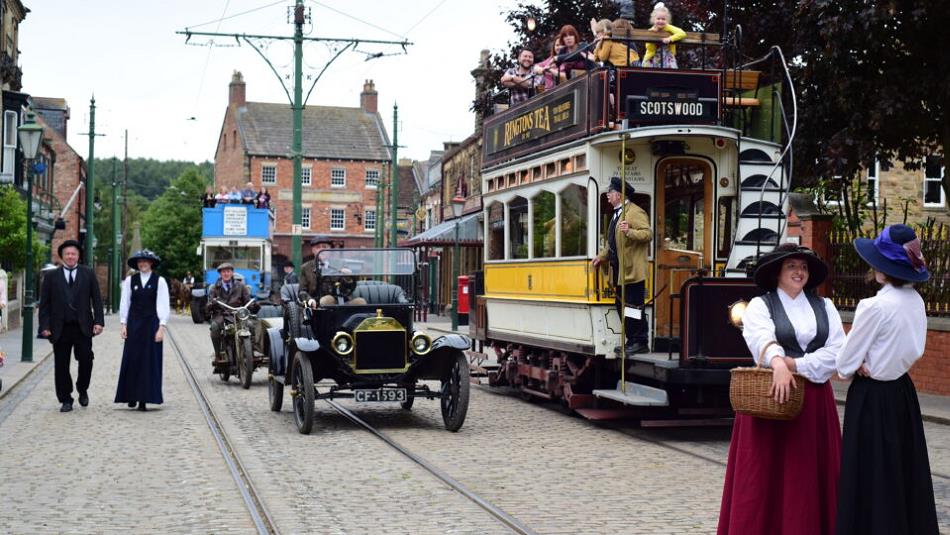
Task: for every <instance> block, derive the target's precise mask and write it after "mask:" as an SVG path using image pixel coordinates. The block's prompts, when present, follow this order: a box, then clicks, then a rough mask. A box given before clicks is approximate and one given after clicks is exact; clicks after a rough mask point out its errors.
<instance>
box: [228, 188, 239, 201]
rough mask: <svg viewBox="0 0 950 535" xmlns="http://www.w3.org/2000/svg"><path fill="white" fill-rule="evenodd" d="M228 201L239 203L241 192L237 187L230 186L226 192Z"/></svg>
mask: <svg viewBox="0 0 950 535" xmlns="http://www.w3.org/2000/svg"><path fill="white" fill-rule="evenodd" d="M228 202H230V203H234V204H241V192H240V191H238V189H237V188H235V187H232V188H231V191H230V192H228Z"/></svg>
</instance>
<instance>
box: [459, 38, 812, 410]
mask: <svg viewBox="0 0 950 535" xmlns="http://www.w3.org/2000/svg"><path fill="white" fill-rule="evenodd" d="M640 33H642V32H640ZM654 35H655V34H654ZM644 37H647V38H649V36H644ZM718 39H719V36H718V35H716V34H687V39H686V40H684V43H687V44H688V43H694V44H696V45H699V46H716V45H718ZM704 56H705V54H704ZM772 56H773V59H774V60H775V61H776V63H781V65H779V66H778V68H776V69H773V72H776V73H779V74H777V75H774V76H773V78H772V79H770V78H769V77H768V76H766V75H765V74H764V72H763V71H759V70H752V69H751V68H748V67H747V68H730V69H723V68H721V67H720V68H706V67H705V66H703V67H701V68H697V69H679V70H667V69H657V68H653V69H645V68H637V67H621V68H617V69H616V72H615V80H616V83H612V82H610V81H609V78H610V76H609V73H608V71H607V70H606V69H598V70H592V71H586V72H584V71H581V72H575V76H574V77H573V78H572V79H571V80H569V81H567V82H566V83H563V84H561V85H558V86H557V87H555V88H553V89H550V90H548V91H546V92H543V93H541V94H539V95H536V96H534V97H533V98H531V99H530V100H528V101H527V102H524V103H521V104H519V105H517V106H515V107H512V108H510V109H507V110H504V111H502V112H499V113H495V114H494V115H492V116H491V117H489V118H487V119H486V120H485V123H484V134H483V135H484V138H483V148H482V150H483V168H482V194H483V204H484V237H485V242H484V243H485V246H484V255H485V257H484V271H483V273H482V277H483V279H482V281H480V282H479V283H476V293H477V295H476V298H475V309H474V311H473V312H474V313H473V314H472V316H471V322H472V323H471V330H472V333H473V334H474V335H475V339H476V340H477V341H478V342H480V343H479V344H478V346H479V347H483V348H486V347H487V348H490V349H489V350H488V351H493V352H494V354H495V356H496V357H497V367H495V368H492V369H490V370H489V372H488V379H489V384H491V385H494V386H508V387H513V388H516V389H518V390H520V391H521V392H522V393H523V394H524V395H525V396H533V397H537V398H543V399H550V400H558V401H561V402H562V403H563V404H565V405H566V406H567V407H570V408H571V409H573V410H575V411H577V412H578V413H580V414H582V415H584V416H586V417H588V418H592V419H611V418H621V417H634V418H640V419H646V420H652V419H657V420H660V419H686V418H710V417H717V416H722V415H728V414H729V413H730V412H731V410H730V407H729V400H728V385H729V369H730V368H732V367H734V366H737V365H751V363H752V361H751V355H750V354H749V352H748V349H747V348H746V346H745V343H744V341H743V340H742V336H741V332H740V331H739V330H738V329H736V328H735V327H734V326H732V325H731V324H730V323H729V321H728V310H727V309H728V307H729V305H730V304H731V303H733V302H735V301H737V300H740V299H745V300H748V299H750V298H751V297H752V296H755V295H757V294H759V293H760V292H759V291H758V290H757V289H756V287H755V285H754V283H753V282H752V280H751V278H750V277H749V276H748V272H747V267H748V266H750V265H753V264H754V261H755V259H756V257H757V255H759V254H761V253H765V252H768V251H770V250H772V249H773V248H774V247H775V246H776V245H777V244H778V243H779V242H780V241H782V240H783V239H784V235H785V230H786V226H785V216H784V213H785V212H784V208H783V207H784V204H785V201H786V196H787V192H788V190H789V182H790V173H791V151H790V149H789V147H790V139H791V137H792V136H793V132H794V116H793V113H792V108H793V105H794V100H793V99H794V97H793V95H792V88H791V87H790V84H791V81H790V78H789V77H788V74H787V70H785V69H784V59H782V58H781V52H780V51H778V49H774V50H773V54H772ZM761 61H762V62H763V64H764V62H765V61H766V60H761ZM759 68H760V69H762V67H759ZM614 176H616V177H622V178H624V179H625V180H626V181H627V182H628V184H630V185H632V186H633V188H634V190H635V193H634V194H633V202H634V203H635V204H637V205H638V206H639V207H641V208H642V209H643V210H644V211H645V212H646V213H647V214H648V216H649V219H650V225H651V230H652V232H653V240H652V242H651V243H650V246H649V274H648V276H647V279H646V281H645V285H646V296H645V299H646V305H645V307H644V308H643V311H642V313H643V314H645V315H646V318H647V320H648V325H649V338H650V348H651V349H652V352H651V353H646V354H636V355H625V354H623V352H622V351H620V347H621V346H622V345H623V343H622V341H621V325H620V317H619V314H618V312H617V310H616V308H615V296H614V294H613V292H614V289H613V287H612V286H611V285H610V281H609V280H608V276H607V272H606V271H605V270H601V269H598V268H594V267H592V265H591V260H592V259H593V258H594V257H596V256H597V254H598V251H599V250H601V249H602V248H603V247H604V246H605V243H606V237H607V231H608V229H607V226H608V223H609V221H610V218H611V215H612V212H613V209H612V207H611V206H610V205H609V204H608V203H607V201H606V195H605V194H606V191H607V187H608V185H609V184H610V180H611V177H614Z"/></svg>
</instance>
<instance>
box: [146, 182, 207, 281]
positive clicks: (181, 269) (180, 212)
mask: <svg viewBox="0 0 950 535" xmlns="http://www.w3.org/2000/svg"><path fill="white" fill-rule="evenodd" d="M209 183H210V179H209V178H208V177H206V176H205V175H203V174H201V173H200V172H199V171H198V169H195V168H192V169H188V170H186V171H185V172H184V173H182V174H181V176H179V177H178V178H176V179H175V180H173V181H172V183H171V185H170V186H169V187H168V189H166V190H165V193H163V194H162V195H161V196H160V197H158V198H157V199H156V200H155V202H153V203H151V204H150V205H149V207H148V210H147V211H146V212H145V214H144V215H143V217H142V227H141V229H142V245H143V246H145V247H146V248H148V249H151V250H152V251H155V252H156V253H158V255H159V256H160V257H161V258H162V265H161V267H160V270H161V271H162V272H163V273H164V274H166V275H167V276H169V277H174V278H181V277H182V276H184V274H185V272H186V271H191V272H192V273H197V272H200V271H201V257H199V256H198V255H196V254H195V251H196V250H197V248H198V245H199V244H200V242H201V200H200V199H201V194H202V193H203V192H204V189H205V187H206V186H207V184H209Z"/></svg>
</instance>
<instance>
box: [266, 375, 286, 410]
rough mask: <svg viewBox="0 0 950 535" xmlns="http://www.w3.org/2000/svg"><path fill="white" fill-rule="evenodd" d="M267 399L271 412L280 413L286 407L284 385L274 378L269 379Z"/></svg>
mask: <svg viewBox="0 0 950 535" xmlns="http://www.w3.org/2000/svg"><path fill="white" fill-rule="evenodd" d="M267 398H268V399H269V400H270V410H272V411H274V412H280V408H281V407H283V406H284V384H283V383H281V382H280V381H278V380H277V379H275V378H274V377H273V376H271V377H269V378H268V379H267Z"/></svg>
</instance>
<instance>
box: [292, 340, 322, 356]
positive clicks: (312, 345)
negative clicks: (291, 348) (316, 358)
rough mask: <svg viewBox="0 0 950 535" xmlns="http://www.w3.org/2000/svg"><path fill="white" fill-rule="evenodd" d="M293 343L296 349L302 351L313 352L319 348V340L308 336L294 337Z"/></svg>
mask: <svg viewBox="0 0 950 535" xmlns="http://www.w3.org/2000/svg"><path fill="white" fill-rule="evenodd" d="M294 344H295V345H296V346H297V349H299V350H300V351H303V352H304V353H313V352H314V351H316V350H318V349H320V342H318V341H317V340H311V339H309V338H303V337H301V338H294Z"/></svg>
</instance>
